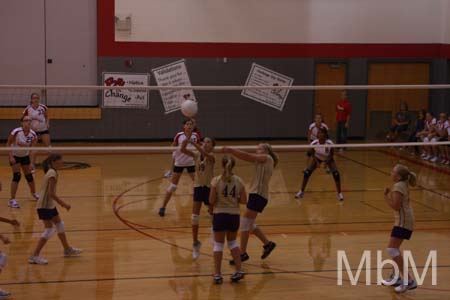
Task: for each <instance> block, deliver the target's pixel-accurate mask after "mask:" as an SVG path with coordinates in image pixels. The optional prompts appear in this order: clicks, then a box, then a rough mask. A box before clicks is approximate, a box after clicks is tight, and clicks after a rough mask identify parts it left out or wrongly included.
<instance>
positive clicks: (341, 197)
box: [338, 193, 344, 201]
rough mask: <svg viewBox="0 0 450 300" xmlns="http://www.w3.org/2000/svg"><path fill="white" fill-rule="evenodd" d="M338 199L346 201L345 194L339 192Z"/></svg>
mask: <svg viewBox="0 0 450 300" xmlns="http://www.w3.org/2000/svg"><path fill="white" fill-rule="evenodd" d="M338 200H339V201H344V195H342V193H339V194H338Z"/></svg>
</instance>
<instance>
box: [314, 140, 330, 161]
mask: <svg viewBox="0 0 450 300" xmlns="http://www.w3.org/2000/svg"><path fill="white" fill-rule="evenodd" d="M311 145H333V142H332V141H331V140H326V141H325V144H320V143H319V140H314V141H313V142H312V143H311ZM331 149H332V148H330V147H319V148H314V156H315V157H316V158H317V159H320V160H321V161H326V160H327V159H328V158H329V157H330V154H331Z"/></svg>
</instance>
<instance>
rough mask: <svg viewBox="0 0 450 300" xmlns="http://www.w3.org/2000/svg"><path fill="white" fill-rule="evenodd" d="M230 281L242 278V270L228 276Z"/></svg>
mask: <svg viewBox="0 0 450 300" xmlns="http://www.w3.org/2000/svg"><path fill="white" fill-rule="evenodd" d="M230 279H231V282H234V283H237V282H239V280H241V279H244V272H243V271H237V272H236V273H234V274H233V275H231V277H230Z"/></svg>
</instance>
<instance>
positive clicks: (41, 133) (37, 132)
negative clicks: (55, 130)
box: [36, 129, 50, 136]
mask: <svg viewBox="0 0 450 300" xmlns="http://www.w3.org/2000/svg"><path fill="white" fill-rule="evenodd" d="M36 134H37V136H41V135H43V134H50V131H48V129H47V130H44V131H36Z"/></svg>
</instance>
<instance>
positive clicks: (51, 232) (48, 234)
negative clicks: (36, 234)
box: [41, 227, 56, 240]
mask: <svg viewBox="0 0 450 300" xmlns="http://www.w3.org/2000/svg"><path fill="white" fill-rule="evenodd" d="M55 231H56V230H55V228H53V227H52V228H45V229H44V232H43V233H42V235H41V238H43V239H46V240H49V239H50V238H51V237H52V236H53V235H54V234H55Z"/></svg>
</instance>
